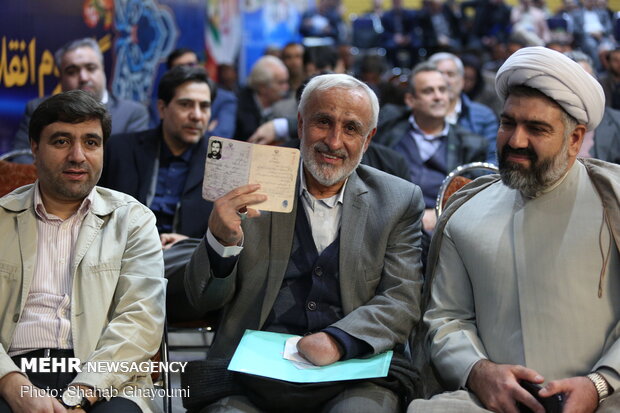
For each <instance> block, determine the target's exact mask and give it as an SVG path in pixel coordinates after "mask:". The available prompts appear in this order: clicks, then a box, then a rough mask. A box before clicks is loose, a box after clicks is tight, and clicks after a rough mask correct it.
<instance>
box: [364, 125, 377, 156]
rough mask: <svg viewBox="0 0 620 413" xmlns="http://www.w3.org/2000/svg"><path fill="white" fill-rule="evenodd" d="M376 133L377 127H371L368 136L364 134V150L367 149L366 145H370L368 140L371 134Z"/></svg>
mask: <svg viewBox="0 0 620 413" xmlns="http://www.w3.org/2000/svg"><path fill="white" fill-rule="evenodd" d="M376 133H377V128H373V130H371V131H370V132H369V133H368V136H366V142H364V152H366V150H367V149H368V145H370V141H371V140H372V138H373V136H375V134H376Z"/></svg>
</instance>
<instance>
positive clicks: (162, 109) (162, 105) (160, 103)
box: [157, 99, 166, 119]
mask: <svg viewBox="0 0 620 413" xmlns="http://www.w3.org/2000/svg"><path fill="white" fill-rule="evenodd" d="M165 110H166V102H164V101H163V100H161V99H157V111H158V112H159V119H163V117H164V112H165Z"/></svg>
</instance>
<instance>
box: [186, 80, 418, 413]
mask: <svg viewBox="0 0 620 413" xmlns="http://www.w3.org/2000/svg"><path fill="white" fill-rule="evenodd" d="M378 112H379V105H378V101H377V97H376V96H375V94H374V93H373V92H372V90H370V89H369V88H368V87H367V86H366V85H365V84H363V83H362V82H360V81H358V80H356V79H354V78H353V77H350V76H348V75H323V76H318V77H316V78H314V79H312V81H311V82H310V83H309V84H308V85H307V86H306V89H305V90H304V92H303V94H302V97H301V101H300V105H299V114H298V119H299V136H300V137H301V160H302V162H301V166H299V174H298V177H297V179H296V187H295V192H294V194H293V197H292V200H291V201H292V211H291V212H290V213H286V212H268V211H265V209H266V208H262V207H261V206H257V205H259V204H261V203H264V202H266V201H268V197H269V195H268V194H269V192H267V195H265V194H264V193H262V192H261V190H262V189H263V188H262V187H263V186H264V185H262V186H261V185H259V184H254V183H250V184H247V185H243V186H240V187H237V188H235V189H233V190H231V191H229V192H227V193H225V194H224V195H222V196H220V197H219V198H218V199H217V200H215V202H214V207H213V212H212V213H211V216H210V217H209V229H208V231H207V234H206V236H205V237H204V240H203V241H202V243H201V244H200V246H199V247H198V248H197V249H196V251H195V253H194V255H193V257H192V259H191V261H190V264H189V266H188V268H187V271H186V275H185V276H186V278H185V286H186V290H187V294H188V296H189V298H190V301H191V302H192V304H193V305H194V306H195V307H196V309H197V310H198V311H200V312H204V311H209V310H215V309H220V308H222V309H223V319H222V321H221V322H220V326H219V329H218V331H217V333H216V335H215V341H214V343H213V345H212V346H211V348H210V350H209V354H208V359H207V363H209V365H208V366H207V368H205V374H206V375H207V376H209V377H207V382H210V383H214V384H217V386H216V387H217V388H218V392H215V394H213V395H211V396H212V397H211V398H209V397H204V398H203V399H202V400H200V401H198V400H194V401H193V402H192V404H193V406H192V407H194V408H198V410H200V411H202V412H214V411H240V412H259V411H278V410H290V409H293V408H294V409H295V410H298V411H306V410H307V411H314V412H316V411H324V412H336V411H358V409H363V410H365V411H374V412H393V411H397V410H398V408H399V406H402V403H403V402H404V400H403V399H402V397H403V396H405V395H406V393H407V392H408V391H411V389H412V387H413V384H412V382H411V377H410V375H409V370H408V360H407V359H406V357H405V355H404V347H405V343H406V342H407V339H408V337H409V334H410V332H411V330H412V328H413V326H414V325H415V324H416V323H417V322H418V320H419V318H420V313H419V308H418V307H419V296H420V288H421V285H422V274H421V263H420V254H421V248H420V237H421V232H420V231H421V218H422V213H423V211H424V204H423V202H422V193H421V191H420V189H419V188H418V187H417V186H415V185H413V184H411V183H409V182H406V181H404V180H402V179H399V178H396V177H394V176H391V175H388V174H385V173H383V172H380V171H378V170H376V169H374V168H371V167H367V166H364V165H360V164H359V163H360V160H361V158H362V155H363V153H364V151H365V150H366V148H367V147H368V144H369V143H370V140H371V138H372V137H373V135H374V134H375V132H376V124H377V117H378ZM227 150H228V147H227V144H226V143H223V146H222V150H221V153H222V158H221V160H218V161H217V162H222V161H223V160H225V157H226V156H227V155H226V152H227ZM295 165H297V164H295ZM207 168H208V166H207ZM296 168H297V166H295V169H296ZM249 181H250V182H253V181H252V179H250V180H249ZM205 186H207V184H206V183H205ZM280 206H282V207H284V203H283V202H282V203H280ZM260 209H262V211H260ZM269 210H270V211H274V210H277V209H276V208H269ZM246 329H254V330H262V331H271V332H277V333H288V334H296V335H300V336H304V337H303V338H302V339H301V340H300V341H299V343H298V345H297V348H298V350H299V352H300V353H301V354H302V355H303V356H304V357H305V358H306V359H307V360H309V361H310V362H312V363H313V364H315V365H317V366H325V365H329V364H332V363H334V362H337V361H339V360H348V359H352V358H361V357H366V356H370V355H373V354H378V353H381V352H384V351H386V350H394V356H393V358H392V364H391V367H390V371H389V373H388V376H387V377H385V378H376V379H371V380H358V381H339V382H329V383H320V384H319V383H310V384H293V383H289V382H285V381H279V380H273V379H265V378H262V377H260V376H252V375H248V374H243V373H235V374H233V373H231V372H230V371H228V370H227V369H226V367H227V366H228V362H229V361H230V359H231V357H232V356H233V353H234V352H235V349H236V347H237V345H238V343H239V341H240V339H241V337H242V336H243V334H244V332H245V330H246ZM226 383H227V384H228V385H226ZM186 406H187V405H186Z"/></svg>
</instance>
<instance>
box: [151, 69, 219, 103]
mask: <svg viewBox="0 0 620 413" xmlns="http://www.w3.org/2000/svg"><path fill="white" fill-rule="evenodd" d="M186 82H197V83H206V84H207V85H208V86H209V89H210V90H211V102H213V101H214V100H215V95H216V93H217V90H216V89H215V85H214V84H213V82H212V81H211V79H209V75H208V74H207V71H206V70H205V69H204V68H202V67H198V66H184V65H181V66H176V67H173V68H172V69H170V70H168V71H167V72H166V73H165V74H164V75H163V76H162V78H161V80H160V81H159V87H158V88H157V98H158V99H161V100H163V101H164V103H165V104H166V105H167V104H168V103H170V101H171V100H172V98H173V97H174V94H175V92H176V89H177V88H178V87H179V86H181V85H182V84H183V83H186Z"/></svg>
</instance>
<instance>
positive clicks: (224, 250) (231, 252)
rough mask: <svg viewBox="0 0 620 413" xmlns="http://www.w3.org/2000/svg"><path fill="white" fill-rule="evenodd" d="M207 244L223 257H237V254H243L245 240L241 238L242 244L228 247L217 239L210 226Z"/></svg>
mask: <svg viewBox="0 0 620 413" xmlns="http://www.w3.org/2000/svg"><path fill="white" fill-rule="evenodd" d="M207 244H208V246H209V247H211V248H212V249H213V251H215V252H216V253H217V254H218V255H219V256H220V257H222V258H228V257H236V256H237V255H239V254H241V251H243V240H241V246H237V245H233V246H230V247H226V246H224V245H222V244H220V242H219V241H218V240H216V239H215V237H214V236H213V234H212V233H211V230H210V229H208V228H207Z"/></svg>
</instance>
